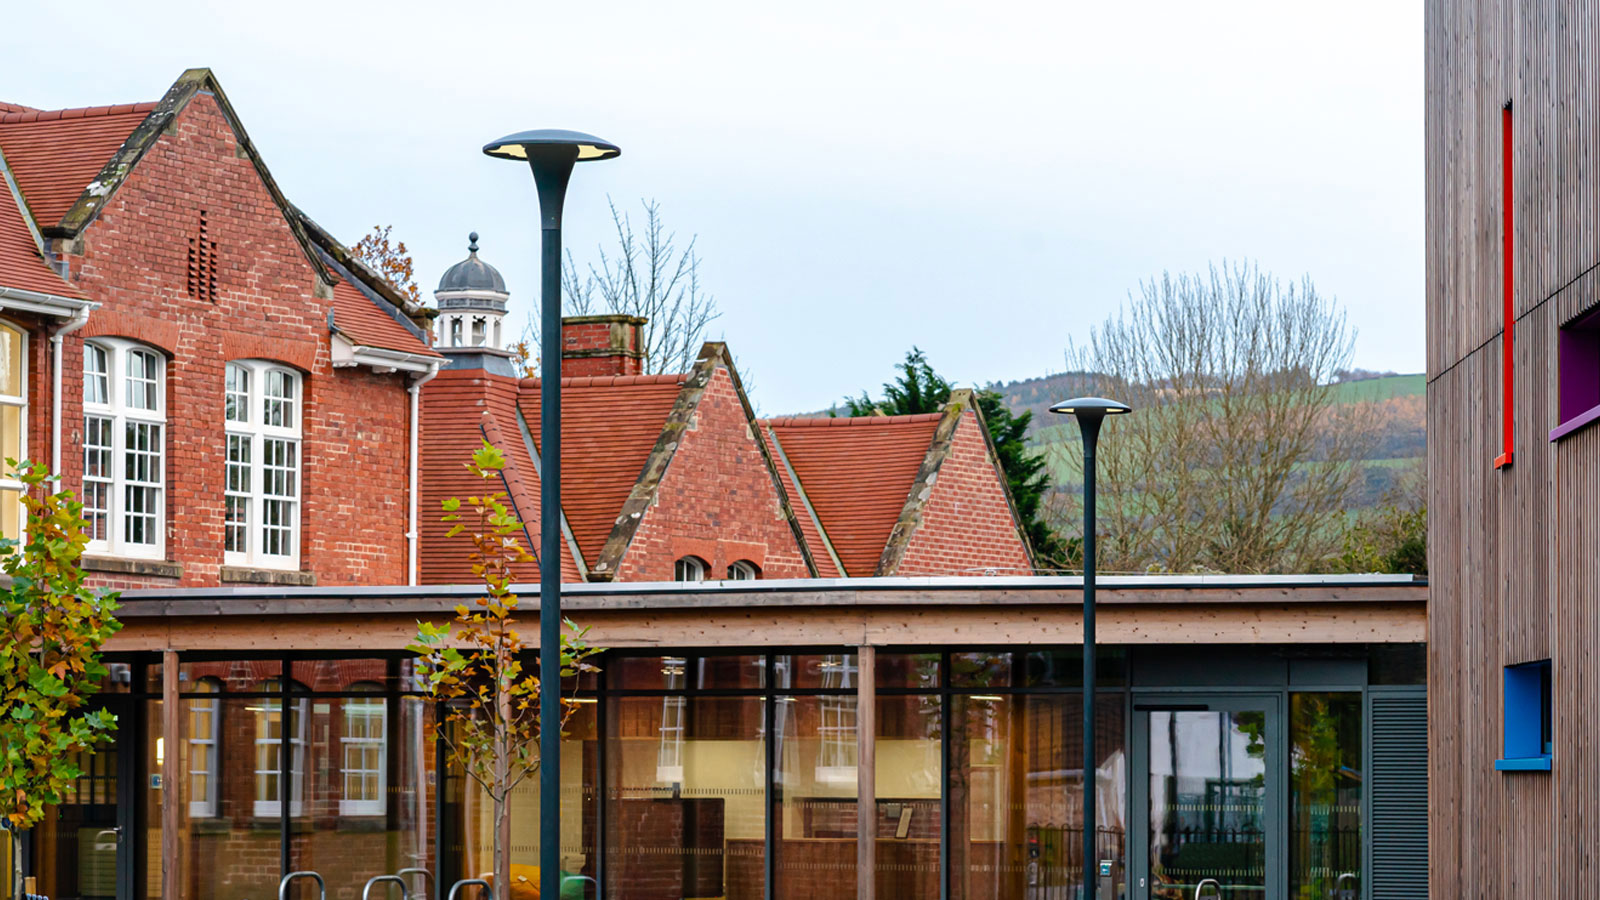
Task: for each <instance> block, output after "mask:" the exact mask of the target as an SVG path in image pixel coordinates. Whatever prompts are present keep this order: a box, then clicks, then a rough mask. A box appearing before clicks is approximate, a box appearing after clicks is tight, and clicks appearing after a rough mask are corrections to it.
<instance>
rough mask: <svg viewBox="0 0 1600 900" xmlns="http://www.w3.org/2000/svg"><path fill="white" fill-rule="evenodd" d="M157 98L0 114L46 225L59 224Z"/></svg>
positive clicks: (0, 132) (16, 165)
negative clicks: (143, 100)
mask: <svg viewBox="0 0 1600 900" xmlns="http://www.w3.org/2000/svg"><path fill="white" fill-rule="evenodd" d="M155 107H156V104H154V103H125V104H122V105H120V106H95V107H88V108H85V109H53V110H45V111H40V110H32V111H28V112H6V113H3V114H0V151H4V152H5V155H6V162H7V163H8V164H10V166H11V171H12V174H13V175H15V176H16V179H17V185H18V187H20V188H21V189H22V198H23V200H25V201H26V202H27V204H28V209H29V210H30V211H31V212H32V213H33V218H34V221H35V222H37V223H39V225H40V226H41V227H44V226H49V225H54V224H56V223H57V222H60V221H61V219H62V218H63V217H64V216H66V214H67V210H69V209H71V208H72V206H73V204H75V203H77V201H78V197H80V196H81V195H82V194H83V190H84V188H86V187H88V186H89V182H91V181H93V180H94V178H95V176H96V175H99V174H100V170H101V169H102V168H104V167H105V164H106V163H107V162H110V160H111V156H112V154H114V153H116V152H117V149H118V148H119V147H121V146H122V144H123V142H124V141H126V140H127V139H128V135H130V134H132V133H133V129H134V128H135V127H137V126H138V124H139V123H140V122H142V121H144V119H145V117H146V115H148V114H149V112H150V110H152V109H155Z"/></svg>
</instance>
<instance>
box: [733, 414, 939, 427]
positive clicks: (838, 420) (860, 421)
mask: <svg viewBox="0 0 1600 900" xmlns="http://www.w3.org/2000/svg"><path fill="white" fill-rule="evenodd" d="M943 416H944V413H942V412H931V413H912V414H910V415H904V416H838V417H829V416H811V417H806V416H780V417H778V418H774V419H757V420H756V421H758V422H759V423H761V425H762V426H764V427H768V428H824V427H826V428H844V427H852V426H863V425H865V426H871V425H904V424H906V423H909V422H936V421H938V420H939V419H940V418H942V417H943Z"/></svg>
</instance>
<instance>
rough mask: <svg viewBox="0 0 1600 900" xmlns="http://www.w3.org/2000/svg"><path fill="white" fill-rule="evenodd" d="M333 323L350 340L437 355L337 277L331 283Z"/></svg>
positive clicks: (370, 345)
mask: <svg viewBox="0 0 1600 900" xmlns="http://www.w3.org/2000/svg"><path fill="white" fill-rule="evenodd" d="M333 324H334V326H335V327H337V328H338V329H339V330H340V331H341V332H343V333H344V334H345V336H346V337H348V338H349V339H350V341H351V342H352V343H356V344H360V345H362V346H365V347H377V348H379V349H382V350H398V351H400V352H401V353H415V354H417V355H419V356H436V357H437V356H440V354H439V353H437V352H436V351H435V350H434V349H433V348H432V347H429V346H428V345H427V344H425V343H423V341H422V340H421V339H420V338H418V337H417V336H416V335H414V334H412V333H411V331H410V330H408V329H407V328H406V327H405V326H404V325H401V324H400V323H399V322H396V321H395V320H394V317H393V316H390V315H389V314H388V313H387V312H385V311H383V310H382V309H379V308H378V304H377V303H375V302H373V301H372V299H371V298H369V297H368V296H367V295H366V294H363V293H361V291H360V290H359V289H357V288H356V287H355V285H352V284H351V283H350V282H348V281H345V280H343V279H340V281H339V283H338V284H336V285H334V286H333ZM441 358H442V357H441Z"/></svg>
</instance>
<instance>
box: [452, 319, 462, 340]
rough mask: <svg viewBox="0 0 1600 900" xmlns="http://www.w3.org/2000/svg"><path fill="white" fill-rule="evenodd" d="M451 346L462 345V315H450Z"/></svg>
mask: <svg viewBox="0 0 1600 900" xmlns="http://www.w3.org/2000/svg"><path fill="white" fill-rule="evenodd" d="M450 346H452V347H459V346H461V317H460V316H451V317H450Z"/></svg>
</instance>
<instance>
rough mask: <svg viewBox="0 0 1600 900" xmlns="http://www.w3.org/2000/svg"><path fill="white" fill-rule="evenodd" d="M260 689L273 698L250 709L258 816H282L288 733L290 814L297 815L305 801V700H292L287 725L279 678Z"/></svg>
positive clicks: (265, 682) (264, 699) (253, 705)
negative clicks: (287, 737) (252, 717)
mask: <svg viewBox="0 0 1600 900" xmlns="http://www.w3.org/2000/svg"><path fill="white" fill-rule="evenodd" d="M292 686H293V687H299V686H298V685H292ZM261 690H262V691H263V692H265V693H268V694H272V695H273V696H269V697H262V698H259V699H257V700H256V701H254V702H253V703H252V704H251V706H250V708H251V709H252V710H253V711H254V712H255V715H256V799H255V814H256V815H257V816H258V817H261V818H273V817H276V816H279V815H281V814H282V813H281V810H282V807H281V806H279V804H280V803H281V802H282V800H283V735H284V732H285V731H287V732H288V734H289V815H291V816H298V815H300V813H301V809H302V807H303V806H304V800H305V781H306V778H305V774H306V713H307V711H308V710H307V701H306V698H305V697H300V698H298V699H292V700H290V701H289V716H288V721H287V722H285V721H284V714H283V698H282V690H283V682H282V681H280V680H279V679H276V678H271V679H268V680H267V681H264V682H262V684H261ZM301 690H304V688H301Z"/></svg>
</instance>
